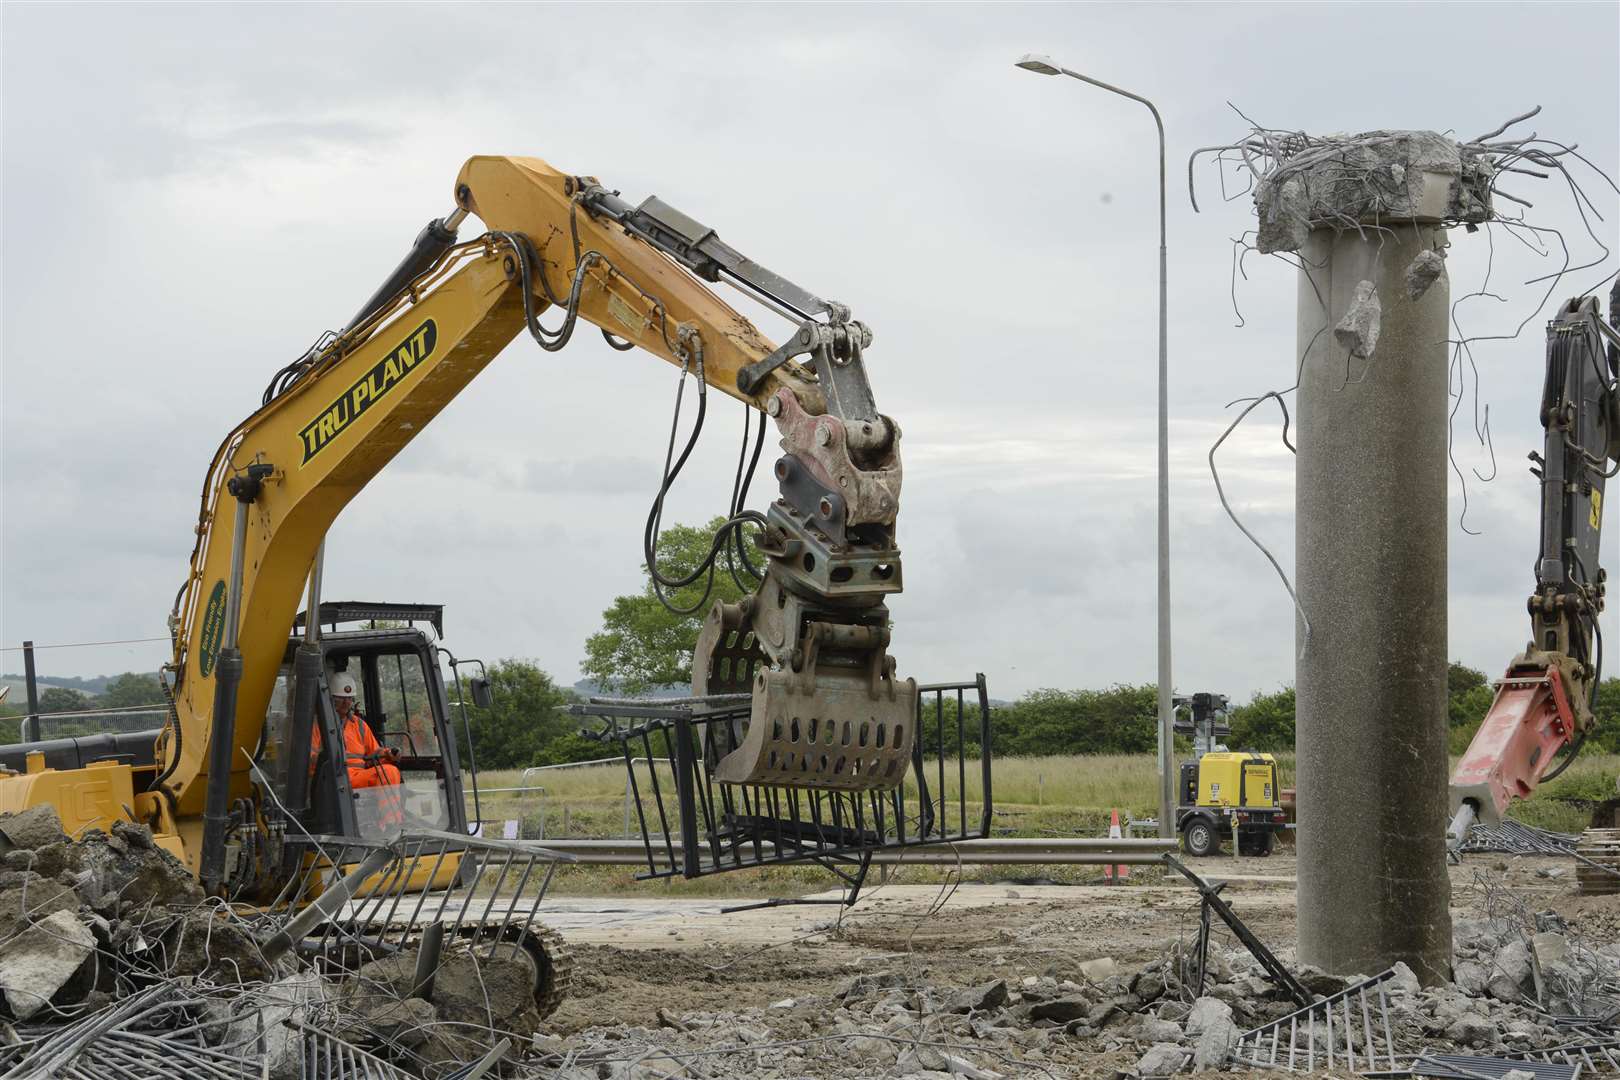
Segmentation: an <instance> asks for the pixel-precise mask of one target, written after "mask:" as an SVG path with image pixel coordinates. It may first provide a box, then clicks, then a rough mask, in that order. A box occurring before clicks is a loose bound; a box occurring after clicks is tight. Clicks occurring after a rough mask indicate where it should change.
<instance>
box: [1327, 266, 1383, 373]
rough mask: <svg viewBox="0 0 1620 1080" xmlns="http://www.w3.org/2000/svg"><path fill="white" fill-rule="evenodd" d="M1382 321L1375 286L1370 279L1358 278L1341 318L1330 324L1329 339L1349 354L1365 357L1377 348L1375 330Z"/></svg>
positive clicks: (1376, 331)
mask: <svg viewBox="0 0 1620 1080" xmlns="http://www.w3.org/2000/svg"><path fill="white" fill-rule="evenodd" d="M1382 321H1383V308H1382V306H1381V305H1380V304H1379V302H1378V289H1377V288H1376V287H1375V286H1374V285H1373V283H1372V282H1370V281H1358V282H1356V291H1355V295H1354V296H1353V297H1352V298H1351V300H1350V306H1349V307H1348V308H1346V309H1345V312H1344V318H1342V319H1340V320H1339V321H1338V323H1337V325H1335V326H1334V327H1333V339H1334V340H1335V341H1337V342H1338V343H1339V344H1340V345H1341V346H1343V347H1344V348H1346V349H1349V350H1350V355H1351V356H1354V357H1356V358H1357V359H1361V360H1365V359H1366V358H1367V357H1369V356H1371V355H1372V354H1373V350H1374V349H1376V348H1377V347H1378V329H1379V325H1380V323H1382Z"/></svg>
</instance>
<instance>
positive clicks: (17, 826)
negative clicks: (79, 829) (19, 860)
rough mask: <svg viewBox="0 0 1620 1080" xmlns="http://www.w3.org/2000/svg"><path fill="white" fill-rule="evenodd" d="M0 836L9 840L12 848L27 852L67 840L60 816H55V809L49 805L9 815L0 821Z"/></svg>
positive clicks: (33, 807)
mask: <svg viewBox="0 0 1620 1080" xmlns="http://www.w3.org/2000/svg"><path fill="white" fill-rule="evenodd" d="M0 836H4V837H5V838H6V839H7V840H9V841H10V842H11V845H12V846H13V847H19V848H26V849H27V850H29V851H32V850H34V849H35V848H42V847H44V846H45V845H46V844H59V843H62V842H63V841H65V840H67V839H68V834H67V833H66V832H65V831H64V830H63V829H62V818H61V816H60V815H58V814H57V812H56V807H54V806H52V805H50V804H49V803H45V804H43V805H41V806H31V807H29V808H28V809H27V810H24V811H23V812H22V813H20V814H10V815H7V816H6V817H5V818H3V819H0Z"/></svg>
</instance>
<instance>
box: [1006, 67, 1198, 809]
mask: <svg viewBox="0 0 1620 1080" xmlns="http://www.w3.org/2000/svg"><path fill="white" fill-rule="evenodd" d="M1017 66H1018V67H1021V68H1023V69H1024V70H1025V71H1033V72H1035V73H1036V74H1037V75H1067V76H1068V77H1069V78H1071V79H1079V80H1080V81H1081V82H1083V83H1090V84H1091V85H1092V86H1095V87H1098V88H1100V89H1103V90H1107V91H1109V92H1110V93H1114V94H1118V95H1120V96H1121V97H1126V98H1130V99H1131V100H1132V101H1136V102H1140V103H1141V104H1143V105H1146V106H1147V109H1148V111H1149V112H1150V113H1152V114H1153V125H1154V127H1155V128H1156V129H1157V130H1158V133H1159V482H1158V488H1159V491H1158V495H1159V507H1158V534H1159V536H1158V547H1159V552H1158V556H1159V558H1158V563H1159V588H1158V626H1159V634H1158V636H1159V650H1158V651H1159V664H1158V670H1159V707H1158V713H1159V740H1158V742H1159V835H1160V836H1174V835H1175V828H1176V824H1175V764H1174V762H1173V761H1172V760H1171V759H1172V758H1173V757H1174V755H1175V709H1174V705H1173V703H1172V700H1171V697H1172V694H1173V693H1174V690H1175V686H1174V682H1173V680H1172V679H1171V675H1170V347H1169V271H1168V259H1167V255H1166V250H1167V248H1166V243H1165V205H1166V198H1165V165H1164V157H1165V152H1164V121H1163V120H1162V119H1161V118H1160V117H1159V110H1158V108H1157V107H1155V106H1154V104H1153V102H1151V101H1149V100H1148V99H1147V98H1145V97H1142V96H1141V95H1140V94H1133V93H1131V92H1130V91H1129V90H1122V89H1120V88H1119V87H1117V86H1111V85H1109V84H1108V83H1105V82H1103V81H1101V80H1100V79H1093V78H1092V77H1091V76H1089V75H1082V74H1080V73H1079V72H1078V71H1070V70H1069V69H1068V68H1066V67H1061V66H1059V65H1058V64H1057V63H1055V62H1054V61H1053V60H1052V59H1051V58H1050V57H1047V56H1042V55H1039V54H1037V53H1027V54H1025V55H1024V57H1023V58H1022V59H1020V60H1019V61H1018V64H1017Z"/></svg>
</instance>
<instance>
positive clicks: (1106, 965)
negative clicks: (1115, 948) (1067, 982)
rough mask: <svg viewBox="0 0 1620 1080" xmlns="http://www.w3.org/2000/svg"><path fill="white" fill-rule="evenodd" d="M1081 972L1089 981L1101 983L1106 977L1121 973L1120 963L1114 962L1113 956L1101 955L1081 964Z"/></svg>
mask: <svg viewBox="0 0 1620 1080" xmlns="http://www.w3.org/2000/svg"><path fill="white" fill-rule="evenodd" d="M1080 974H1081V975H1083V976H1085V979H1086V981H1087V982H1091V983H1100V982H1102V981H1103V980H1104V979H1109V978H1112V977H1113V976H1115V975H1117V974H1119V965H1118V964H1116V963H1114V958H1113V957H1112V956H1100V957H1098V958H1097V959H1095V960H1087V961H1085V962H1084V963H1082V964H1081V965H1080Z"/></svg>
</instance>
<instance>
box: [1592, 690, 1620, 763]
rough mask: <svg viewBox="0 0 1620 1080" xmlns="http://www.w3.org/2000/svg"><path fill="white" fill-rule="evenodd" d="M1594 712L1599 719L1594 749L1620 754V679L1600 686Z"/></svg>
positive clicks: (1594, 737)
mask: <svg viewBox="0 0 1620 1080" xmlns="http://www.w3.org/2000/svg"><path fill="white" fill-rule="evenodd" d="M1592 712H1593V714H1594V715H1595V716H1596V717H1597V728H1596V729H1595V730H1594V731H1593V732H1592V748H1593V749H1597V750H1602V751H1603V752H1604V753H1606V754H1620V679H1604V680H1603V681H1602V682H1601V683H1599V684H1598V692H1597V702H1596V703H1595V704H1594V705H1593V706H1592Z"/></svg>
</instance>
